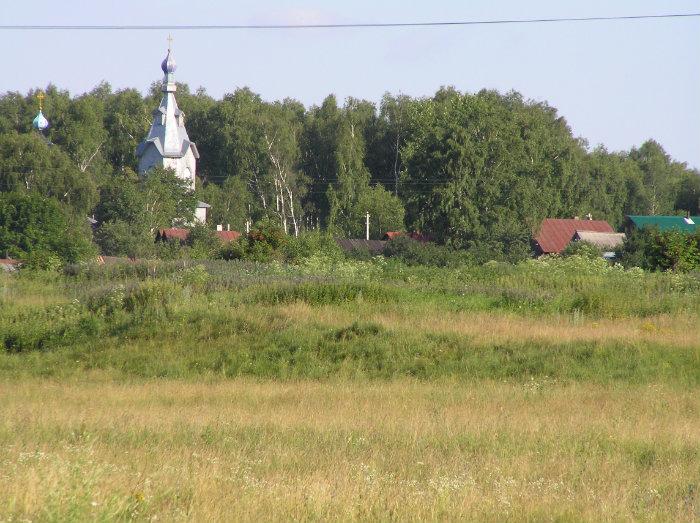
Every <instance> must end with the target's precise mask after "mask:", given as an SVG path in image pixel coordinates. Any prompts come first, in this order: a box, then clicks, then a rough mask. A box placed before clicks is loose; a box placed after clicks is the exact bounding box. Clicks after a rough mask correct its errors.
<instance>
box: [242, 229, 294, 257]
mask: <svg viewBox="0 0 700 523" xmlns="http://www.w3.org/2000/svg"><path fill="white" fill-rule="evenodd" d="M286 242H287V235H286V234H285V233H284V231H283V230H282V228H281V227H280V226H279V225H277V224H276V223H275V222H273V221H272V220H270V219H264V220H262V221H260V222H258V223H257V224H256V226H255V227H254V228H253V229H252V230H251V231H250V232H249V233H248V236H247V238H246V244H245V254H244V256H245V258H246V259H248V260H251V261H256V262H269V261H272V260H274V259H278V258H280V257H282V254H283V253H282V249H283V247H284V245H285V244H286Z"/></svg>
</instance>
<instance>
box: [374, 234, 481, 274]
mask: <svg viewBox="0 0 700 523" xmlns="http://www.w3.org/2000/svg"><path fill="white" fill-rule="evenodd" d="M384 256H386V257H388V258H397V259H399V260H401V261H403V262H404V263H405V264H406V265H428V266H433V267H455V266H459V265H468V264H473V263H474V259H473V258H472V257H471V256H470V255H469V254H468V253H467V252H465V251H458V250H456V249H453V248H451V247H446V246H444V245H436V244H434V243H421V242H419V241H416V240H413V239H411V238H409V237H408V236H399V237H398V238H394V239H393V240H389V241H388V242H387V243H386V247H385V248H384Z"/></svg>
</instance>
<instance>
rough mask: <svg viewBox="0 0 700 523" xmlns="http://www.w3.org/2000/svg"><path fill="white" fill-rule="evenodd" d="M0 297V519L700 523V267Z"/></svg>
mask: <svg viewBox="0 0 700 523" xmlns="http://www.w3.org/2000/svg"><path fill="white" fill-rule="evenodd" d="M0 282H1V285H2V286H1V287H0V306H1V308H0V342H2V346H3V347H4V350H3V352H2V353H0V397H2V401H1V402H0V413H1V416H0V420H1V421H0V423H1V424H0V441H1V445H0V463H1V465H0V520H4V521H19V520H27V519H28V520H32V521H74V520H99V521H112V520H138V521H147V520H151V521H152V520H187V521H190V520H195V521H209V520H212V521H216V520H218V521H229V520H248V521H258V520H288V519H298V520H329V519H331V520H426V519H427V520H482V521H483V520H487V521H502V520H510V521H540V520H551V521H579V520H591V521H596V520H616V521H617V520H628V521H633V520H634V521H637V520H647V521H694V520H697V519H698V518H700V492H698V491H699V489H700V394H699V392H700V329H699V328H698V325H699V324H700V323H699V320H700V279H698V276H697V275H692V274H691V275H681V274H671V273H645V272H642V271H639V270H623V269H622V268H620V267H614V266H609V265H607V264H606V263H605V262H602V261H598V260H587V259H583V258H578V257H571V258H568V259H549V260H540V261H528V262H524V263H521V264H518V265H508V264H501V263H487V264H484V265H479V266H464V267H459V268H430V267H407V266H405V265H402V264H400V263H396V262H392V261H389V260H385V259H382V258H377V259H374V260H369V261H353V260H346V259H329V258H325V257H323V256H311V257H309V258H307V259H304V260H302V261H301V262H299V263H297V264H294V265H285V264H279V263H271V264H253V263H246V262H223V261H220V262H169V263H166V262H144V263H140V264H121V265H114V266H103V267H98V266H74V267H68V268H67V269H66V272H65V274H54V273H41V272H33V273H32V272H29V271H27V272H25V273H19V274H9V275H2V276H0Z"/></svg>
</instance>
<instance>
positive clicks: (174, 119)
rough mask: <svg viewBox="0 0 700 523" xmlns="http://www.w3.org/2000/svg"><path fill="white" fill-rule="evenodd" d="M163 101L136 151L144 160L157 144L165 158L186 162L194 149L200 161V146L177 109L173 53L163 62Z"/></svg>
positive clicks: (183, 115) (169, 53)
mask: <svg viewBox="0 0 700 523" xmlns="http://www.w3.org/2000/svg"><path fill="white" fill-rule="evenodd" d="M162 65H163V71H164V72H165V77H164V78H163V89H162V91H163V98H162V99H161V101H160V105H159V106H158V108H157V109H156V110H155V111H153V123H152V124H151V128H150V130H149V131H148V136H147V137H146V139H145V140H144V141H143V142H141V143H140V144H139V146H138V147H137V148H136V155H137V156H139V157H141V156H143V154H144V153H145V152H146V149H148V146H149V145H150V144H153V145H154V146H155V148H156V149H157V150H158V153H159V154H160V155H161V156H162V157H163V158H182V157H183V156H185V154H187V151H188V150H189V149H190V148H191V149H192V153H193V154H194V157H195V158H199V151H197V146H196V145H195V144H194V143H193V142H191V141H190V139H189V136H187V130H186V129H185V113H183V112H182V111H181V110H180V108H179V107H178V106H177V100H175V91H176V89H177V88H176V86H175V81H174V78H173V73H174V71H175V60H174V59H173V58H172V52H171V51H170V49H169V50H168V56H166V58H165V60H163V64H162Z"/></svg>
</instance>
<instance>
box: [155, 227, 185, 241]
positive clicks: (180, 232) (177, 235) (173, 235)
mask: <svg viewBox="0 0 700 523" xmlns="http://www.w3.org/2000/svg"><path fill="white" fill-rule="evenodd" d="M189 235H190V231H189V230H188V229H182V228H180V227H169V228H167V229H160V230H159V231H158V236H159V237H160V238H161V239H163V240H180V241H183V242H184V241H185V240H187V237H188V236H189Z"/></svg>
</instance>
